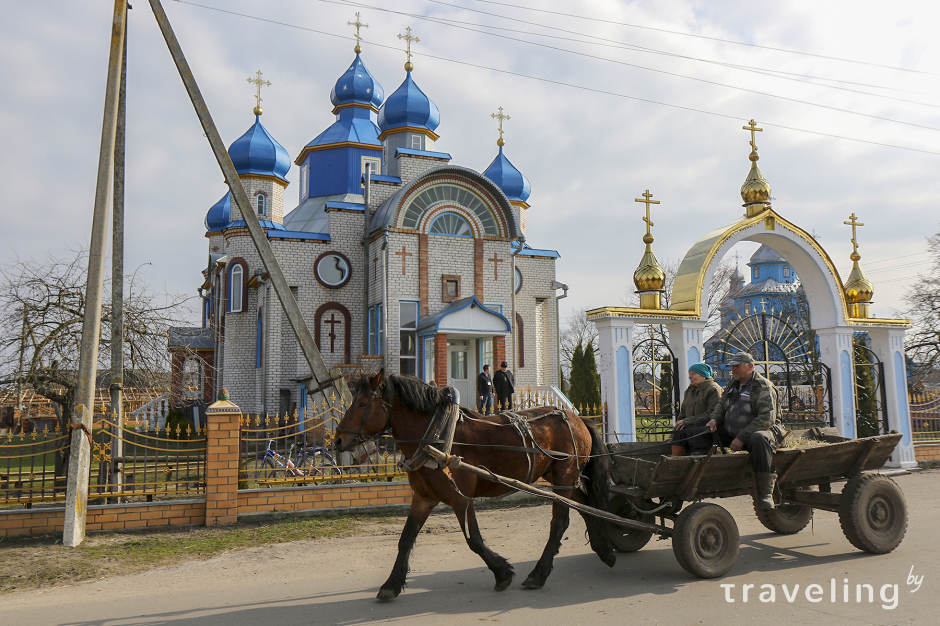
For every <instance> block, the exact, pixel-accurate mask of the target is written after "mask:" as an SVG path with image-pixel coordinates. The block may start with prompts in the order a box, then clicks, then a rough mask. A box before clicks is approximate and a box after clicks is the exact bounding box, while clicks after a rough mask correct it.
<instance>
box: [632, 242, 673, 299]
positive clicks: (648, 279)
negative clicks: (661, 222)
mask: <svg viewBox="0 0 940 626" xmlns="http://www.w3.org/2000/svg"><path fill="white" fill-rule="evenodd" d="M643 242H644V243H645V244H646V252H645V253H644V254H643V258H642V259H641V260H640V266H639V267H637V268H636V271H635V272H633V284H634V285H636V289H637V291H662V289H663V286H664V285H665V284H666V272H664V271H663V268H662V267H661V266H660V265H659V261H657V260H656V256H655V255H654V254H653V246H652V245H651V244H652V243H653V236H652V235H644V237H643Z"/></svg>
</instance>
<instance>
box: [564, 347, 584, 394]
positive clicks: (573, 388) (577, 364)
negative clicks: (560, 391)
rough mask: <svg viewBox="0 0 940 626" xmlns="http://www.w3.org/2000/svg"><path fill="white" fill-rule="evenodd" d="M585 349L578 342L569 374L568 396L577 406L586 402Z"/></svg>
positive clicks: (572, 356)
mask: <svg viewBox="0 0 940 626" xmlns="http://www.w3.org/2000/svg"><path fill="white" fill-rule="evenodd" d="M583 379H584V350H583V348H582V347H581V342H580V341H579V342H578V345H577V347H575V349H574V353H572V355H571V371H570V373H569V375H568V398H569V399H570V400H571V403H572V404H574V406H575V408H578V407H580V406H582V405H583V404H584V387H585V385H584V383H583Z"/></svg>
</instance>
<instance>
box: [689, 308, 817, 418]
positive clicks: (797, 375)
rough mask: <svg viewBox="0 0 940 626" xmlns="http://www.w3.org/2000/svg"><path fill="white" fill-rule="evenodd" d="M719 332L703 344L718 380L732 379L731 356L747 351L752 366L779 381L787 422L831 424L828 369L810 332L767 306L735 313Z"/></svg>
mask: <svg viewBox="0 0 940 626" xmlns="http://www.w3.org/2000/svg"><path fill="white" fill-rule="evenodd" d="M722 334H723V335H724V336H723V337H719V338H718V341H717V342H716V343H712V344H711V345H710V346H709V347H710V348H711V350H706V362H708V363H709V364H711V365H712V366H713V367H714V368H715V380H717V381H718V382H719V384H721V385H722V386H725V385H726V384H727V383H729V382H731V380H732V379H731V366H730V365H729V364H728V360H729V359H730V358H731V356H732V355H734V354H736V353H738V352H748V353H750V354H751V356H752V357H754V363H755V368H756V370H757V371H758V372H760V373H761V374H762V375H763V376H764V377H766V378H768V379H770V381H771V382H773V383H774V385H775V386H776V387H777V392H778V398H779V400H780V405H781V408H782V410H783V422H784V425H785V426H786V427H787V428H789V429H794V430H802V429H807V428H814V427H817V426H834V425H835V421H834V419H833V415H832V386H831V385H830V380H831V372H830V370H829V368H828V367H827V366H826V365H825V364H824V363H821V362H820V361H819V354H818V349H817V346H816V337H815V334H814V333H812V332H811V331H808V330H804V329H802V328H800V327H799V325H798V324H797V323H794V322H792V321H791V319H790V318H789V317H786V318H783V317H780V316H778V315H775V314H774V312H773V310H771V312H769V313H768V312H765V311H761V312H760V313H755V314H753V315H749V316H747V317H742V318H739V319H738V320H737V321H735V322H734V323H733V324H732V325H731V327H730V328H728V329H727V330H726V331H724V332H723V333H722Z"/></svg>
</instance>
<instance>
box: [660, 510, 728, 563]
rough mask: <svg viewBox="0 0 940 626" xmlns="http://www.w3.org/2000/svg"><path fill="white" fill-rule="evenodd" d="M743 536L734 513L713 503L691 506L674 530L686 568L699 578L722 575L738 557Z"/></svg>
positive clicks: (674, 547)
mask: <svg viewBox="0 0 940 626" xmlns="http://www.w3.org/2000/svg"><path fill="white" fill-rule="evenodd" d="M739 541H740V535H739V534H738V525H737V524H736V523H735V521H734V518H733V517H731V513H728V511H727V510H725V509H724V508H722V507H720V506H718V505H717V504H712V503H710V502H696V503H695V504H692V505H690V506H689V507H687V508H686V509H685V510H684V511H682V513H680V514H679V517H678V518H676V525H675V527H674V528H673V530H672V551H673V553H675V555H676V560H677V561H679V565H681V566H682V569H684V570H685V571H687V572H689V573H690V574H693V575H695V576H698V577H699V578H718V577H720V576H724V575H725V574H727V573H728V570H730V569H731V567H732V566H733V565H734V562H735V561H736V560H737V559H738V548H739V546H738V544H739Z"/></svg>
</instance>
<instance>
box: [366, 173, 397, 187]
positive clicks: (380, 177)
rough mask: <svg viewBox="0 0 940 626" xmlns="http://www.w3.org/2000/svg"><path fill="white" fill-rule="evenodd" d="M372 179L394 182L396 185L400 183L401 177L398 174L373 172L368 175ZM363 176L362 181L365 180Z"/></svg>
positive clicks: (381, 181)
mask: <svg viewBox="0 0 940 626" xmlns="http://www.w3.org/2000/svg"><path fill="white" fill-rule="evenodd" d="M370 178H371V179H372V180H374V181H377V182H380V183H395V184H396V185H400V184H401V178H400V177H398V176H386V175H385V174H373V175H372V176H371V177H370ZM365 180H366V179H365V177H363V178H362V182H365Z"/></svg>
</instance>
